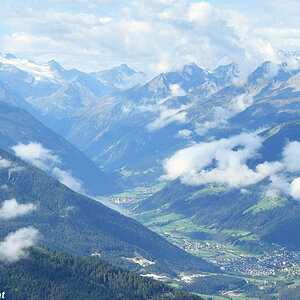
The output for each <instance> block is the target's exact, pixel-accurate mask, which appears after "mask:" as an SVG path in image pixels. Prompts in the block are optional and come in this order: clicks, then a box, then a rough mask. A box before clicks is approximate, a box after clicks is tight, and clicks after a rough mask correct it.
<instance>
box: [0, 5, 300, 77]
mask: <svg viewBox="0 0 300 300" xmlns="http://www.w3.org/2000/svg"><path fill="white" fill-rule="evenodd" d="M299 15H300V5H299V2H298V0H286V1H284V2H283V1H279V0H266V1H257V0H252V1H249V0H248V1H239V0H227V1H222V0H207V1H196V0H152V1H149V0H139V1H136V0H132V1H118V0H89V1H87V0H60V1H58V0H48V1H46V0H29V1H20V0H9V1H8V0H2V1H1V2H0V20H1V22H0V28H1V29H0V41H1V43H0V51H1V52H4V53H7V52H10V53H13V54H15V55H17V56H20V57H24V58H30V59H33V60H36V61H37V62H40V63H45V62H47V61H48V60H50V59H53V58H54V59H56V60H57V61H58V62H60V63H61V64H62V65H64V66H65V67H67V68H71V67H76V68H78V69H81V70H84V71H97V70H100V69H105V68H110V67H113V66H115V65H118V64H120V63H123V62H124V63H128V64H129V65H130V66H132V67H134V68H136V69H143V70H146V71H148V72H150V73H155V72H163V71H168V70H172V69H178V68H180V67H181V66H182V65H183V64H186V63H190V62H195V63H197V64H198V65H200V66H202V67H208V68H213V67H215V66H217V65H219V64H226V63H230V62H232V61H234V62H236V63H238V64H239V65H241V66H242V68H244V69H245V72H246V71H247V70H249V69H251V68H252V69H253V68H254V67H255V66H257V65H258V64H259V63H261V62H263V61H265V60H272V61H275V62H278V63H280V61H281V60H282V54H281V52H280V50H284V51H294V50H297V49H300V24H299V23H300V22H299Z"/></svg>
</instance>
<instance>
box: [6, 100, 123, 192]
mask: <svg viewBox="0 0 300 300" xmlns="http://www.w3.org/2000/svg"><path fill="white" fill-rule="evenodd" d="M13 99H18V98H13ZM0 124H1V125H0V136H1V138H0V147H1V148H3V149H5V150H7V151H10V152H13V150H12V147H13V146H16V145H18V144H22V145H23V152H24V157H25V158H26V157H28V158H29V159H31V161H32V162H36V163H43V164H46V165H45V167H44V169H45V171H47V172H48V173H50V174H51V175H53V170H56V171H57V170H58V169H59V170H60V171H65V172H68V174H69V175H72V178H74V179H76V180H78V181H80V182H81V184H80V185H82V190H83V191H85V192H87V193H91V194H94V195H100V194H107V193H112V192H116V191H118V186H117V185H116V184H115V176H114V175H112V174H109V173H103V172H102V171H101V170H99V168H97V167H96V165H95V164H94V163H93V162H92V161H91V160H90V159H89V158H88V157H87V156H85V155H84V154H83V153H81V152H80V151H79V150H77V149H76V148H75V147H74V146H72V145H71V144H70V143H68V142H67V141H66V140H65V139H64V138H62V137H61V136H59V135H58V134H57V133H55V132H54V131H52V130H50V129H48V128H47V127H45V126H44V125H43V124H41V123H40V122H39V121H38V120H36V119H35V118H34V117H32V116H31V115H30V114H29V113H28V112H26V111H24V110H23V109H21V108H19V107H16V106H15V105H12V104H9V103H7V102H3V101H0ZM36 143H38V144H40V145H41V147H36V146H34V145H35V144H36ZM28 145H29V146H28ZM30 145H32V147H30ZM20 150H22V149H21V148H20ZM27 151H29V152H30V156H26V153H27ZM19 154H20V155H22V153H19ZM51 157H52V158H53V157H54V158H57V160H60V162H57V163H56V162H54V164H53V159H52V160H51ZM34 160H35V161H34ZM43 160H44V161H45V163H44V162H43ZM48 165H49V167H48ZM56 173H57V172H56ZM56 175H60V176H61V177H63V175H64V176H67V173H64V172H60V173H59V174H56ZM65 179H66V178H65ZM69 179H71V177H70V178H69Z"/></svg>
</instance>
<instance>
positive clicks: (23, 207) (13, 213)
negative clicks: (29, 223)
mask: <svg viewBox="0 0 300 300" xmlns="http://www.w3.org/2000/svg"><path fill="white" fill-rule="evenodd" d="M36 208H37V207H36V205H34V204H33V203H27V204H20V203H18V202H17V200H16V199H15V198H12V199H10V200H5V201H4V202H3V203H2V206H1V208H0V219H12V218H16V217H20V216H24V215H27V214H29V213H31V212H32V211H34V210H35V209H36Z"/></svg>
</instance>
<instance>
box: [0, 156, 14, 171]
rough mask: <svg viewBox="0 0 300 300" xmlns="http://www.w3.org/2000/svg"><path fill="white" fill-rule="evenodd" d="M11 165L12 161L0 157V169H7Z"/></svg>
mask: <svg viewBox="0 0 300 300" xmlns="http://www.w3.org/2000/svg"><path fill="white" fill-rule="evenodd" d="M11 165H12V162H11V161H10V160H8V159H5V158H0V169H7V168H9V167H10V166H11Z"/></svg>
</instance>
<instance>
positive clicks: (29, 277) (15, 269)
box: [0, 248, 201, 300]
mask: <svg viewBox="0 0 300 300" xmlns="http://www.w3.org/2000/svg"><path fill="white" fill-rule="evenodd" d="M0 287H1V291H5V292H6V298H7V299H16V300H17V299H18V300H19V299H22V300H26V299H31V300H32V299H37V300H40V299H51V300H52V299H53V300H54V299H55V300H60V299H61V300H66V299H85V300H88V299H91V300H92V299H93V300H94V299H99V300H105V299H109V300H111V299H115V300H118V299H120V300H121V299H122V300H127V299H128V300H134V299H139V300H143V299H145V300H148V299H153V300H154V299H166V300H167V299H183V300H184V299H189V300H194V299H195V300H196V299H198V300H199V299H201V298H200V297H198V296H196V295H193V294H188V293H185V292H181V291H178V290H175V289H173V288H172V287H170V286H168V285H166V284H163V283H161V282H159V281H156V280H153V279H150V278H145V277H141V276H139V275H138V274H136V273H133V272H130V271H127V270H123V269H121V268H119V267H115V266H113V265H111V264H110V263H108V262H106V261H105V260H103V259H101V258H99V257H85V258H83V257H73V256H71V255H69V254H66V253H58V252H54V253H51V252H49V251H47V250H43V249H39V248H35V249H31V250H30V256H29V258H28V259H25V260H22V261H19V262H18V263H15V264H12V265H7V264H1V265H0Z"/></svg>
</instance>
